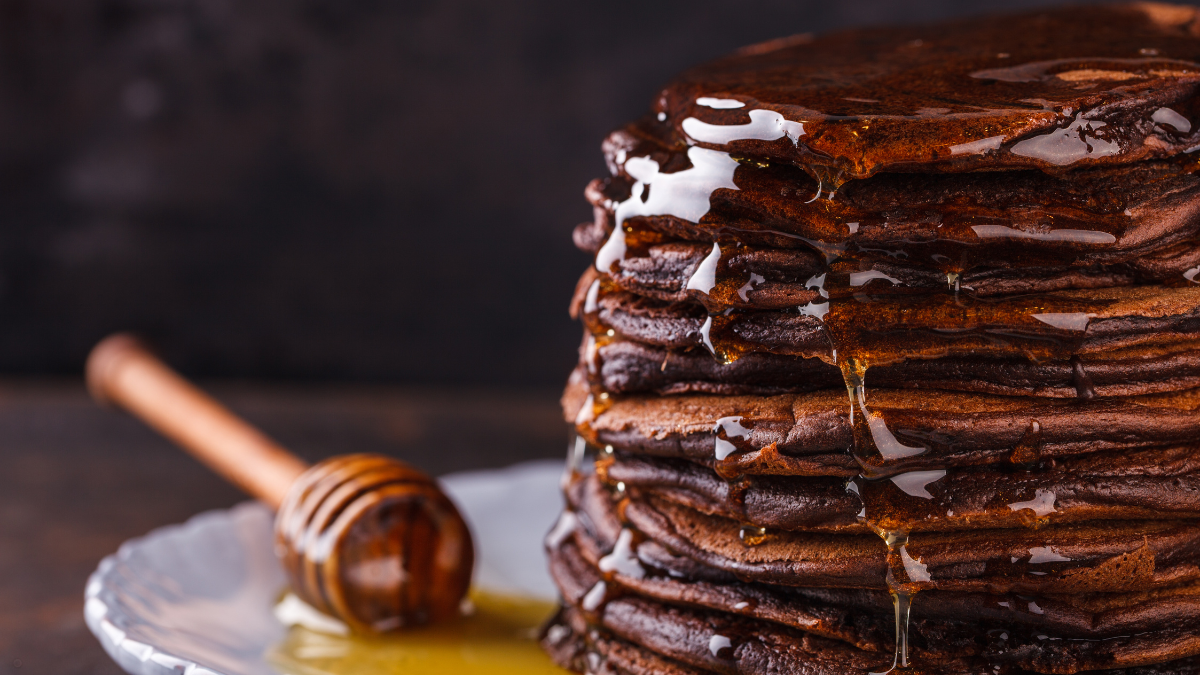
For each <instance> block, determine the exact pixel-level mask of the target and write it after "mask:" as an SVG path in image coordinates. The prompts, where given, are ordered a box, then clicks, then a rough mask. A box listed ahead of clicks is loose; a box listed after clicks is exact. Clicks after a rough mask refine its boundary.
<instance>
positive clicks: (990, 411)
mask: <svg viewBox="0 0 1200 675" xmlns="http://www.w3.org/2000/svg"><path fill="white" fill-rule="evenodd" d="M581 379H582V378H577V379H576V380H575V382H574V384H572V385H570V386H569V387H568V391H567V393H566V394H565V395H564V399H563V405H564V415H565V416H566V418H567V419H568V420H569V421H578V422H582V423H583V424H585V425H586V429H587V433H588V434H589V435H591V436H592V437H593V440H595V441H596V442H598V443H599V444H601V445H612V446H613V447H615V448H617V449H619V450H623V451H627V452H630V453H635V454H645V455H652V456H656V457H676V458H684V459H692V460H696V461H700V462H706V463H711V464H713V466H715V467H716V468H718V470H720V471H721V472H722V473H723V474H725V475H738V474H748V475H755V474H760V475H761V474H774V475H800V476H845V477H853V476H856V475H858V474H859V473H860V472H862V471H863V470H864V467H863V466H862V465H861V464H860V461H863V462H868V463H869V466H870V468H873V469H879V470H885V469H886V471H885V472H886V473H891V474H897V473H904V472H907V471H917V470H930V469H932V470H939V469H946V468H951V467H956V466H977V465H981V464H993V463H1010V462H1013V461H1014V460H1015V461H1017V462H1020V463H1028V462H1032V461H1037V460H1048V459H1060V458H1065V457H1071V456H1078V455H1086V454H1090V453H1096V452H1106V451H1121V450H1131V449H1137V448H1169V447H1185V448H1194V447H1196V446H1195V439H1196V438H1197V434H1200V414H1197V411H1198V409H1200V390H1188V391H1185V392H1179V393H1175V394H1158V395H1152V396H1137V397H1129V398H1111V399H1100V398H1093V399H1073V400H1061V399H1032V398H1019V397H1000V396H986V395H978V394H957V393H949V392H942V391H919V392H918V391H905V390H895V389H872V390H870V391H869V392H868V402H867V405H868V406H869V410H870V414H871V415H872V421H878V420H882V421H883V422H884V424H885V425H886V428H887V429H890V430H892V431H891V434H892V435H893V436H894V437H893V438H892V439H891V442H892V443H895V444H896V445H895V446H893V447H892V448H891V449H892V450H895V451H900V450H902V449H903V448H908V449H909V450H908V451H904V452H903V453H899V452H898V454H905V455H906V456H894V457H891V458H870V457H860V458H858V459H857V460H856V459H855V457H854V456H853V455H852V454H851V453H850V452H848V451H847V448H850V447H852V446H853V445H854V444H855V442H856V441H855V439H856V433H857V434H859V435H861V434H862V433H864V431H863V430H862V428H861V427H862V424H861V421H862V420H861V417H859V418H858V419H859V422H860V423H859V424H858V425H855V424H852V422H851V420H850V410H849V405H848V402H847V399H846V393H845V391H844V390H843V391H837V390H832V391H830V390H825V391H819V392H812V393H808V394H783V395H779V396H707V395H688V396H672V397H657V396H629V397H623V398H621V399H619V400H616V401H613V402H612V403H611V405H609V406H608V407H607V408H605V409H602V410H598V411H595V412H592V411H589V410H585V409H584V399H585V398H586V388H585V387H584V386H583V384H582V382H581V381H580V380H581ZM855 426H858V427H859V428H858V429H857V430H856V429H855ZM877 426H878V425H876V429H875V432H877V431H878V429H877ZM865 433H868V434H870V433H873V431H871V430H868V431H865Z"/></svg>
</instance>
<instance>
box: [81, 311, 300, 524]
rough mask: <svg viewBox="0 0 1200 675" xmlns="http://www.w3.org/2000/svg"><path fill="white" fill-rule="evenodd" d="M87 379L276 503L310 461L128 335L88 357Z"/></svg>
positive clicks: (105, 398)
mask: <svg viewBox="0 0 1200 675" xmlns="http://www.w3.org/2000/svg"><path fill="white" fill-rule="evenodd" d="M87 384H88V389H89V390H91V392H92V396H93V397H94V398H96V400H98V401H100V402H102V403H113V404H116V405H118V406H120V407H122V408H124V409H126V410H128V411H129V412H130V413H133V415H135V416H136V417H138V418H140V419H141V420H142V421H143V422H145V423H146V424H148V425H150V426H151V427H153V428H154V429H156V430H158V431H159V432H160V433H161V434H163V435H164V436H166V437H167V438H169V439H171V440H172V441H174V442H175V443H177V444H179V445H180V446H182V447H183V448H184V449H185V450H187V451H188V452H189V453H191V454H192V455H193V456H194V457H195V458H196V459H199V460H200V461H201V462H203V463H204V464H207V465H208V467H209V468H211V469H212V470H213V471H216V472H217V473H218V474H220V475H222V476H224V477H225V478H226V479H227V480H229V481H230V482H231V483H233V484H234V485H237V486H238V487H239V488H241V489H242V490H244V491H245V492H247V493H248V494H250V495H252V496H254V497H256V498H258V499H260V500H262V501H263V502H266V503H267V504H269V505H270V506H271V507H272V508H274V509H278V508H279V505H280V504H281V503H283V498H284V495H286V494H287V491H288V488H289V487H290V486H291V485H292V483H293V482H295V480H296V478H298V477H299V476H300V474H302V473H304V470H305V469H306V468H308V467H307V465H306V464H305V463H304V461H303V460H301V459H300V458H298V457H296V456H295V455H293V454H292V453H290V452H288V451H287V450H285V449H284V448H283V447H282V446H280V445H279V444H278V443H276V442H275V441H273V440H271V439H270V438H267V437H266V435H264V434H263V433H262V432H261V431H259V430H258V429H255V428H254V427H252V426H250V425H249V424H247V423H246V422H245V421H243V420H242V419H241V418H239V417H237V416H236V415H234V414H233V413H232V412H230V411H229V410H228V409H226V408H225V407H224V406H222V405H221V404H220V403H218V402H217V401H215V400H214V399H213V398H212V397H211V396H209V395H208V394H205V393H204V392H202V391H200V390H199V389H198V388H196V387H195V386H194V385H193V384H192V383H190V382H188V381H187V380H185V379H183V377H181V376H180V375H179V374H178V373H176V372H175V371H173V370H171V369H170V368H169V367H168V366H167V365H166V364H164V363H163V362H162V361H160V360H159V359H158V358H157V357H155V356H154V355H153V354H151V353H150V352H149V351H148V350H147V349H146V348H145V347H144V346H143V345H142V344H141V342H139V341H138V340H137V338H134V337H133V336H131V335H128V334H124V333H118V334H116V335H111V336H109V337H107V338H105V339H104V340H102V341H101V342H100V344H98V345H96V346H95V348H93V349H92V353H91V355H90V356H88V361H87Z"/></svg>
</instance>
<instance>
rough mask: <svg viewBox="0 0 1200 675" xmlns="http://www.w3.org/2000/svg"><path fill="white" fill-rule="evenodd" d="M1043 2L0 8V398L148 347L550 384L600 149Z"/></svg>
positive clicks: (466, 1)
mask: <svg viewBox="0 0 1200 675" xmlns="http://www.w3.org/2000/svg"><path fill="white" fill-rule="evenodd" d="M1051 4H1058V3H1053V2H1037V1H1025V2H1014V1H1013V0H1003V1H992V2H963V1H961V0H934V1H927V2H910V3H902V2H886V1H883V0H875V1H871V0H860V1H840V2H829V1H827V0H825V1H822V2H795V1H793V2H785V1H780V0H776V1H772V0H759V1H743V2H728V1H726V2H716V1H712V0H672V1H670V2H626V1H623V0H614V1H610V2H604V3H587V4H584V3H565V2H561V1H556V0H519V1H511V0H510V1H507V2H482V1H479V0H459V1H456V2H385V1H383V0H100V1H96V0H90V1H84V0H2V1H0V222H2V224H3V226H2V228H0V372H6V373H9V374H75V373H78V372H79V371H80V368H81V365H82V362H83V358H84V356H85V355H86V353H87V350H88V349H89V347H90V346H91V345H92V344H94V343H95V341H96V340H98V339H99V338H101V337H103V336H104V335H105V334H106V333H108V332H110V331H114V330H118V329H134V330H137V331H140V332H141V333H143V334H144V335H146V336H147V337H149V338H151V340H152V341H153V342H155V343H157V345H158V346H159V347H160V348H161V350H162V351H163V352H164V353H165V355H166V356H167V357H168V359H169V360H170V361H172V362H173V363H175V364H177V365H178V366H179V367H180V368H181V369H182V370H184V371H185V372H186V373H188V374H190V375H194V376H202V377H209V376H217V377H228V376H234V377H269V378H291V379H307V380H313V379H318V380H371V381H381V382H401V383H417V384H420V383H431V382H433V383H445V384H463V383H470V384H492V385H494V384H503V385H510V386H511V385H530V386H541V385H553V384H555V383H558V382H560V381H561V380H562V378H563V377H564V376H565V375H566V373H567V371H568V370H569V368H570V366H571V363H572V361H573V359H574V350H575V347H576V344H577V341H578V335H579V333H578V329H577V328H576V327H575V326H573V325H572V324H571V322H570V321H569V320H568V318H567V316H566V305H567V301H568V298H569V295H570V292H571V289H572V287H573V285H574V281H575V279H576V277H577V275H578V274H579V272H580V271H581V270H582V269H583V267H584V266H585V265H586V264H587V261H586V260H585V258H584V256H582V255H581V254H579V253H578V252H576V251H575V250H574V249H573V248H572V246H571V243H570V229H571V227H572V226H574V225H575V224H576V223H578V222H580V221H582V220H585V219H587V218H588V217H589V216H590V213H589V208H588V206H587V205H586V204H585V202H584V201H583V199H582V196H581V191H582V189H583V186H584V185H585V184H586V183H587V181H588V180H589V179H591V178H593V177H595V176H598V175H600V174H601V172H602V171H603V170H604V168H603V163H602V161H601V158H600V153H599V143H600V141H601V139H602V138H603V136H604V135H605V134H606V132H608V131H609V130H610V129H612V128H614V127H616V126H618V125H620V124H621V123H622V122H624V121H627V120H629V119H632V118H634V117H635V116H637V115H639V114H641V113H642V111H643V110H645V109H646V108H647V106H648V104H649V101H650V100H651V98H652V96H653V94H654V93H655V91H656V90H657V87H658V86H659V85H661V84H663V83H664V82H665V81H666V80H667V79H668V78H669V77H670V76H671V75H672V74H673V73H675V72H677V71H679V70H680V69H682V68H684V67H686V66H688V65H690V64H694V63H697V62H700V61H703V60H706V59H709V58H713V57H716V56H719V55H721V54H722V53H724V52H727V51H729V50H731V49H733V48H735V47H738V46H740V45H743V44H747V43H752V42H756V41H760V40H764V39H768V38H772V37H777V36H781V35H786V34H791V33H797V32H805V31H825V30H829V29H834V28H839V27H845V26H850V25H859V24H876V23H885V22H916V21H925V20H931V19H937V18H944V17H950V16H958V15H963V14H968V13H977V12H980V11H989V10H999V9H1017V8H1026V7H1036V6H1045V5H1051ZM1086 11H1087V9H1086V7H1081V8H1080V12H1086Z"/></svg>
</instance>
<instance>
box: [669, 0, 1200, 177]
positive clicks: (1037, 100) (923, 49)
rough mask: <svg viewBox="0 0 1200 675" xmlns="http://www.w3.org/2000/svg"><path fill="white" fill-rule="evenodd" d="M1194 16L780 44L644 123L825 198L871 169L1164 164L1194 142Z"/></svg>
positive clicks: (677, 87)
mask: <svg viewBox="0 0 1200 675" xmlns="http://www.w3.org/2000/svg"><path fill="white" fill-rule="evenodd" d="M1197 16H1198V15H1197V12H1196V10H1195V9H1194V8H1191V7H1184V6H1171V5H1162V4H1156V3H1138V4H1128V5H1100V6H1094V7H1067V8H1062V9H1056V10H1052V11H1042V12H1036V13H1027V14H1016V15H1010V16H1005V17H1001V18H997V17H983V18H971V19H963V20H957V21H953V22H948V23H943V24H937V25H930V26H919V27H908V28H876V29H860V30H852V31H845V32H840V33H833V34H830V35H825V36H821V37H817V38H812V37H811V36H804V35H801V36H795V37H792V38H785V39H782V40H776V41H773V42H768V43H764V44H760V45H755V46H752V47H748V48H745V49H743V50H741V51H739V52H737V53H735V54H734V55H732V56H729V57H726V58H724V59H720V60H718V61H715V62H712V63H709V64H706V65H703V66H700V67H698V68H694V69H692V70H690V71H688V72H686V73H684V74H683V75H682V76H680V77H679V78H678V79H676V80H675V81H674V82H673V83H671V84H670V85H668V86H667V87H666V88H665V89H664V90H663V92H662V94H661V96H660V98H659V100H658V102H657V103H656V106H655V110H654V113H655V116H653V117H651V118H649V121H648V124H649V125H650V126H654V127H656V129H657V133H658V134H659V135H660V136H661V137H663V138H664V139H666V140H669V141H671V142H673V143H674V144H676V145H678V146H683V145H690V146H699V147H702V148H711V149H715V150H721V151H725V152H732V153H735V154H738V153H740V154H745V155H749V156H756V157H766V158H772V159H781V160H786V161H791V162H794V163H797V164H800V165H805V166H808V167H809V168H811V169H813V170H814V173H815V174H816V175H817V177H818V178H820V179H822V180H823V182H825V183H826V185H825V189H826V190H829V189H835V190H836V189H837V186H838V185H839V184H840V183H841V182H842V181H843V180H845V179H846V178H861V177H865V176H869V175H871V174H873V173H875V172H877V171H881V170H882V171H887V170H901V171H914V170H919V171H929V170H933V171H944V170H949V171H963V170H977V169H993V170H994V169H998V168H1000V169H1002V168H1019V167H1028V168H1041V169H1049V170H1056V169H1063V168H1068V167H1076V166H1082V165H1087V164H1123V163H1127V162H1130V161H1136V160H1142V159H1149V158H1153V157H1163V156H1169V155H1173V154H1175V153H1178V152H1181V151H1184V150H1187V149H1190V148H1192V147H1194V146H1196V145H1197V143H1200V126H1197V124H1196V122H1197V121H1200V118H1198V117H1197V115H1198V113H1200V108H1197V107H1196V106H1197V103H1196V97H1195V93H1196V91H1197V88H1198V87H1200V39H1198V37H1197V36H1198V35H1200V21H1198V18H1197ZM655 122H657V124H655Z"/></svg>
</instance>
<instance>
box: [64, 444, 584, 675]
mask: <svg viewBox="0 0 1200 675" xmlns="http://www.w3.org/2000/svg"><path fill="white" fill-rule="evenodd" d="M562 468H563V465H562V462H552V461H541V462H529V463H526V464H519V465H517V466H514V467H511V468H508V469H502V470H498V471H479V472H471V473H459V474H453V475H450V476H446V477H444V478H443V479H442V480H441V482H442V486H443V487H444V488H445V490H446V493H447V494H449V495H450V497H451V499H453V500H454V501H455V503H456V504H458V506H459V508H460V509H461V510H462V514H463V516H464V517H465V518H466V520H467V522H468V523H469V524H470V525H471V530H472V532H473V533H474V536H475V547H476V555H477V560H476V566H475V585H476V586H477V587H480V588H485V589H488V590H491V591H497V592H501V593H509V594H519V595H526V596H532V597H538V598H545V599H553V598H554V597H555V596H556V592H555V590H554V586H553V584H552V583H551V581H550V577H549V574H548V573H547V572H546V563H545V560H544V559H543V554H542V537H543V536H544V535H545V533H546V532H547V531H548V530H549V529H550V527H551V525H553V523H554V520H555V518H557V516H558V512H559V510H561V508H562V496H561V494H560V492H559V478H560V477H561V475H562ZM273 517H274V516H273V514H272V513H271V512H270V511H269V510H268V509H267V508H266V507H264V506H262V505H261V504H259V503H257V502H248V503H245V504H241V505H239V506H235V507H234V508H232V509H229V510H226V511H212V512H209V513H202V514H200V515H198V516H196V517H194V518H192V519H191V520H189V521H188V522H186V523H183V524H182V525H173V526H170V527H164V528H161V529H158V530H154V531H153V532H151V533H149V534H147V535H146V536H144V537H141V538H139V539H134V540H131V541H128V542H126V543H125V544H124V545H122V546H121V548H120V550H118V551H117V553H116V554H114V555H111V556H109V557H107V558H105V559H104V560H103V561H101V563H100V567H99V568H97V569H96V571H95V572H94V573H93V574H92V576H91V578H90V579H89V580H88V585H87V591H86V593H85V599H86V605H85V608H84V615H85V618H86V619H87V625H88V628H90V629H91V631H92V632H93V633H95V635H96V637H97V638H99V640H100V643H101V644H102V645H104V649H105V650H106V651H107V652H108V653H109V655H110V656H112V657H113V659H114V660H116V662H117V663H118V664H120V665H121V667H122V668H124V669H125V670H126V671H128V672H130V673H133V674H134V675H214V674H215V675H276V671H275V670H274V669H273V668H271V666H269V665H268V664H267V662H266V661H265V660H264V658H263V656H264V654H265V653H266V652H267V650H268V649H269V648H270V646H271V645H273V644H275V643H277V642H278V641H279V640H280V639H281V638H282V637H283V636H284V627H283V626H282V625H280V624H279V622H278V621H276V619H275V617H274V615H273V613H272V608H273V606H274V604H275V602H276V601H277V600H278V598H279V595H280V592H281V591H282V590H283V587H284V585H285V580H284V575H283V570H282V569H280V567H279V564H278V563H277V562H276V560H275V554H274V552H273V543H274V536H273V533H272V529H271V528H272V519H273Z"/></svg>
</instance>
